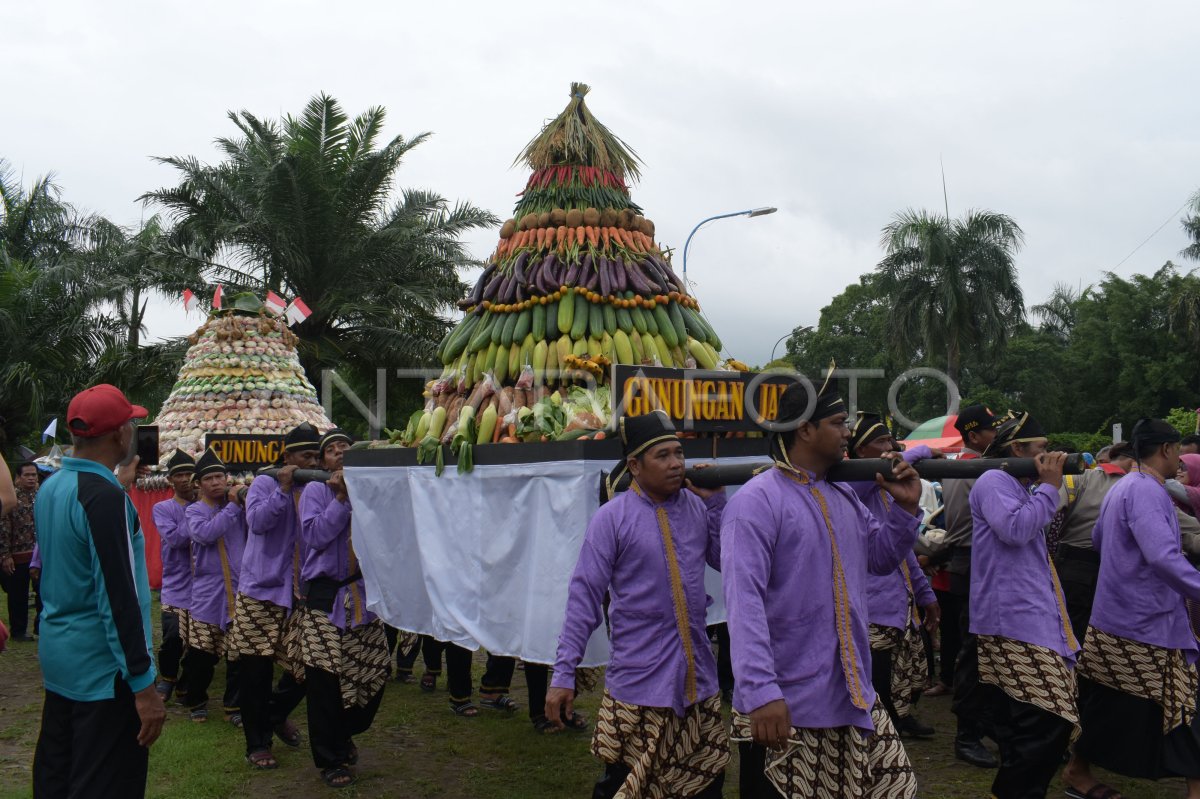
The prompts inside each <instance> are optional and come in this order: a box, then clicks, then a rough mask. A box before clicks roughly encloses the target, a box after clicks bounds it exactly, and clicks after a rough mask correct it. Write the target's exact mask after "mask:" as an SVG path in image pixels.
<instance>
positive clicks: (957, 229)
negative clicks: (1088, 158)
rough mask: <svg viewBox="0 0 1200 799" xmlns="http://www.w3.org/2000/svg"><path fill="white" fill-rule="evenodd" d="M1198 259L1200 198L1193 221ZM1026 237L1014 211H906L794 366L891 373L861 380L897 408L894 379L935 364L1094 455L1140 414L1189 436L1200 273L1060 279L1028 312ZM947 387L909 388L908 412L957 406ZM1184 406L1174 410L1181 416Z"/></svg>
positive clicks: (876, 402)
mask: <svg viewBox="0 0 1200 799" xmlns="http://www.w3.org/2000/svg"><path fill="white" fill-rule="evenodd" d="M1183 227H1184V230H1185V231H1186V232H1187V234H1188V236H1189V238H1190V239H1191V241H1192V243H1191V244H1190V245H1189V246H1188V247H1187V248H1186V249H1185V250H1184V251H1183V253H1182V255H1183V256H1184V257H1185V258H1190V259H1197V260H1200V193H1197V195H1196V196H1195V197H1194V198H1193V201H1192V213H1191V214H1190V215H1189V216H1188V217H1187V218H1185V219H1184V222H1183ZM1022 241H1023V236H1022V233H1021V229H1020V227H1019V226H1018V225H1017V224H1016V223H1015V222H1014V221H1013V220H1012V219H1010V218H1008V217H1006V216H1004V215H1002V214H995V213H991V212H986V211H971V212H968V213H966V214H965V215H964V216H963V217H962V218H960V219H947V217H945V216H941V215H933V214H928V213H926V212H917V211H906V212H903V213H901V214H898V215H897V216H896V218H895V220H894V221H893V222H892V223H891V224H889V225H888V226H887V227H886V228H884V231H883V240H882V246H883V249H884V252H885V255H884V258H883V260H882V261H881V262H880V263H879V265H878V266H877V267H876V268H875V270H873V271H872V272H869V273H867V274H866V275H863V276H862V277H861V278H860V279H859V280H858V282H856V283H854V284H852V285H850V286H847V287H846V289H845V290H844V291H842V293H840V294H838V295H837V296H836V297H834V298H833V301H832V302H831V303H830V304H829V305H828V306H826V307H825V308H823V309H822V311H821V316H820V320H819V322H818V324H817V325H816V326H815V327H802V328H797V329H796V331H795V332H794V333H793V334H792V336H791V337H790V338H789V339H788V343H787V355H786V356H785V358H784V359H783V362H784V363H786V364H787V365H791V366H794V367H795V368H797V369H798V370H800V371H801V372H803V373H805V374H808V375H813V374H819V373H820V372H821V370H822V369H823V368H824V367H825V365H827V364H828V363H829V361H830V360H831V359H835V360H836V361H837V363H838V365H839V366H844V367H854V368H867V369H882V370H883V371H884V372H885V374H886V375H887V379H885V380H868V381H860V382H859V384H858V407H859V408H861V409H863V410H869V411H877V412H886V410H887V408H888V401H887V391H888V387H889V385H890V382H891V380H893V379H894V378H895V377H896V376H897V375H900V374H901V373H903V372H905V371H906V370H908V369H912V368H914V367H922V366H924V367H933V368H936V369H939V370H941V371H943V372H945V373H946V374H947V375H948V376H949V377H951V378H952V379H953V380H954V381H955V382H956V383H957V385H958V387H959V390H960V393H961V395H962V403H963V404H968V403H971V402H982V403H985V404H987V405H989V406H991V407H992V408H993V410H996V411H997V412H1003V411H1004V410H1007V409H1010V408H1012V409H1021V410H1027V411H1029V412H1030V413H1031V414H1033V416H1034V417H1036V418H1037V419H1039V420H1040V421H1041V422H1042V424H1043V425H1044V426H1045V427H1046V428H1047V429H1048V430H1052V431H1056V434H1055V439H1056V440H1057V441H1058V443H1061V444H1068V445H1072V446H1075V447H1077V448H1080V449H1094V448H1095V447H1096V446H1097V445H1099V444H1101V443H1103V442H1107V441H1111V430H1112V425H1113V424H1114V423H1120V424H1122V425H1123V428H1124V430H1125V431H1126V432H1128V431H1129V430H1130V429H1131V428H1132V425H1133V423H1134V422H1135V421H1136V420H1137V419H1138V418H1140V417H1142V416H1159V417H1170V418H1171V419H1172V420H1173V421H1174V422H1175V423H1176V425H1177V426H1180V427H1186V429H1187V432H1191V431H1192V429H1193V428H1194V425H1195V415H1194V413H1190V412H1188V411H1187V410H1184V411H1183V412H1180V409H1193V408H1195V407H1196V405H1197V401H1198V400H1200V357H1197V354H1198V353H1200V276H1197V275H1196V274H1194V273H1193V272H1192V271H1190V270H1184V269H1181V268H1180V267H1179V266H1177V265H1176V264H1174V263H1172V262H1169V261H1168V262H1167V263H1166V264H1164V265H1163V266H1162V267H1161V268H1160V269H1158V271H1156V272H1155V273H1154V274H1152V275H1133V276H1131V277H1128V278H1125V277H1121V276H1119V275H1116V274H1114V273H1112V272H1104V273H1102V277H1101V279H1100V280H1099V282H1097V283H1094V284H1091V285H1079V286H1070V285H1066V284H1062V283H1060V284H1057V285H1056V286H1055V287H1054V290H1053V292H1052V293H1051V295H1050V296H1049V297H1047V298H1046V299H1045V300H1044V301H1043V302H1041V303H1038V304H1036V305H1033V306H1032V307H1031V308H1029V311H1028V313H1026V310H1025V304H1024V298H1023V296H1022V293H1021V289H1020V286H1019V285H1018V283H1017V270H1016V266H1015V256H1016V254H1017V252H1018V251H1019V249H1020V247H1021V244H1022ZM946 398H947V396H946V388H945V386H944V384H943V383H941V382H940V381H937V380H933V379H923V380H916V381H913V382H910V383H907V384H906V387H905V388H904V389H902V390H901V392H900V396H899V402H898V405H899V407H900V408H901V409H902V410H903V412H904V414H905V415H906V416H908V417H909V418H910V419H917V420H920V419H926V418H931V417H934V416H938V415H941V414H943V413H945V409H946ZM1173 411H1174V413H1173Z"/></svg>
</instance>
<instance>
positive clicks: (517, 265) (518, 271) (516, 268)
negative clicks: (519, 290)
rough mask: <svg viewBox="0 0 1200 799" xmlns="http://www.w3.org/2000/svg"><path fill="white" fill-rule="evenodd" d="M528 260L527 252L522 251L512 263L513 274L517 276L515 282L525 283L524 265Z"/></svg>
mask: <svg viewBox="0 0 1200 799" xmlns="http://www.w3.org/2000/svg"><path fill="white" fill-rule="evenodd" d="M528 260H529V250H522V251H521V254H520V255H518V256H517V259H516V260H515V261H513V274H514V275H516V276H517V282H518V283H520V284H524V283H525V263H526V262H527V261H528Z"/></svg>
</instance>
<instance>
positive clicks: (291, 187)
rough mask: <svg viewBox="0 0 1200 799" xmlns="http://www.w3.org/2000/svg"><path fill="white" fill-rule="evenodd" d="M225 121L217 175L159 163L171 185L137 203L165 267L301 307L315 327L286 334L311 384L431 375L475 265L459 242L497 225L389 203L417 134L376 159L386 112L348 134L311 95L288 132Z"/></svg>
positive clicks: (436, 203)
mask: <svg viewBox="0 0 1200 799" xmlns="http://www.w3.org/2000/svg"><path fill="white" fill-rule="evenodd" d="M229 118H230V119H231V120H232V122H233V123H234V125H235V126H236V127H237V129H238V131H239V133H240V136H239V137H238V138H231V139H229V138H227V139H219V140H218V142H217V144H218V148H219V149H220V150H221V152H222V153H223V155H224V160H223V161H221V162H220V163H217V164H215V165H206V164H202V163H200V162H199V161H198V160H196V159H195V158H191V157H178V158H163V159H160V160H161V162H162V163H165V164H168V165H169V166H172V167H174V168H175V169H176V170H178V171H179V173H180V176H181V182H180V183H179V185H178V186H175V187H173V188H165V189H160V190H157V191H152V192H149V193H148V194H146V195H145V196H144V197H143V199H145V200H149V201H152V202H154V203H157V204H159V205H161V206H163V207H164V208H165V209H166V210H167V213H168V214H169V215H170V216H171V217H173V219H174V221H175V222H176V227H175V231H174V234H173V240H174V242H175V244H176V251H175V253H174V254H175V255H178V256H180V257H191V258H193V259H199V265H200V267H201V268H202V270H203V273H204V274H205V275H206V276H207V277H208V278H210V279H211V280H213V281H216V282H220V283H223V284H225V285H228V286H231V287H235V288H242V289H248V290H252V291H254V292H256V293H258V294H259V295H260V296H261V294H262V292H264V291H266V290H268V289H269V290H273V291H277V292H281V293H284V294H286V295H290V296H299V297H302V298H303V299H304V301H305V303H306V304H307V305H308V306H309V307H310V308H311V309H312V311H313V313H312V316H310V317H309V318H308V319H307V320H305V321H304V322H303V323H301V324H300V325H298V326H297V327H296V328H295V330H296V333H297V335H299V336H300V338H301V346H300V353H301V359H302V361H303V363H304V365H305V369H306V370H307V371H308V374H309V377H310V379H313V380H316V379H318V377H319V372H320V369H322V368H324V367H328V366H343V365H347V364H349V365H351V366H355V365H357V366H362V367H368V366H374V365H376V364H380V363H391V364H416V363H425V362H429V360H430V359H431V358H432V357H433V354H434V351H435V349H436V345H437V342H438V340H439V339H440V338H441V337H442V335H443V334H444V333H445V331H446V329H447V327H448V325H449V324H450V320H449V318H448V317H449V315H450V314H451V313H452V311H453V308H454V303H455V302H456V301H457V300H458V299H460V298H461V297H462V295H463V293H464V290H465V286H464V285H463V283H462V281H461V280H460V279H459V277H458V271H457V270H459V269H460V268H463V267H469V266H474V265H477V263H476V262H475V261H473V260H472V259H471V258H470V257H469V255H468V254H467V251H466V249H465V247H464V246H463V244H462V242H461V240H460V239H461V236H462V235H463V234H464V233H466V232H468V231H470V230H472V229H474V228H479V227H488V226H493V225H498V224H499V219H497V218H496V217H495V216H494V215H493V214H491V213H489V212H487V211H483V210H480V209H478V208H475V207H474V206H472V205H470V204H468V203H457V204H455V205H453V206H451V205H450V203H448V202H447V201H446V200H445V199H444V198H442V197H441V196H439V195H437V194H435V193H432V192H429V191H423V190H416V189H406V190H404V191H402V192H401V193H400V197H399V199H398V200H397V201H395V202H392V201H390V200H389V197H390V195H391V190H392V186H393V183H394V181H395V176H396V172H397V170H398V169H399V167H400V164H401V162H402V160H403V158H404V156H405V155H406V154H407V153H408V152H409V151H410V150H411V149H412V148H413V147H416V146H417V145H419V144H421V143H422V142H424V141H425V140H426V139H427V138H428V134H424V133H423V134H420V135H418V136H416V137H414V138H411V139H406V138H404V137H403V136H396V137H395V138H393V139H391V140H390V141H387V142H386V143H384V144H382V146H379V145H378V141H379V139H380V135H381V132H382V130H383V123H384V119H385V111H384V109H383V108H379V107H376V108H371V109H368V110H367V111H366V112H364V113H363V114H361V115H359V116H358V117H356V118H355V119H354V120H353V121H352V122H351V121H349V120H348V118H347V117H346V115H345V114H344V113H343V112H342V110H341V108H340V106H339V105H338V103H337V101H335V100H334V99H333V98H331V97H328V96H326V95H324V94H322V95H318V96H317V97H314V98H313V99H312V100H311V101H310V102H309V103H308V105H307V106H306V107H305V109H304V111H303V113H301V114H300V116H299V117H296V118H293V117H291V116H286V117H284V118H283V119H282V120H281V121H280V122H273V121H269V120H260V119H258V118H256V117H255V116H254V115H252V114H250V113H249V112H246V111H242V112H240V113H236V114H235V113H230V114H229ZM182 245H190V246H192V248H193V250H192V251H191V252H190V253H186V252H183V251H182V250H180V249H179V247H180V246H182Z"/></svg>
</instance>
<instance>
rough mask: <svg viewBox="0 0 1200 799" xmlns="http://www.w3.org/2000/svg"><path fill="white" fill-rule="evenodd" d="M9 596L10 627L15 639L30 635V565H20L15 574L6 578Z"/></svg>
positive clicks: (5, 584)
mask: <svg viewBox="0 0 1200 799" xmlns="http://www.w3.org/2000/svg"><path fill="white" fill-rule="evenodd" d="M4 592H5V593H6V594H8V627H9V632H10V633H11V634H12V637H13V638H24V637H25V636H27V635H29V564H28V563H18V564H16V566H14V567H13V573H12V574H8V575H5V576H4Z"/></svg>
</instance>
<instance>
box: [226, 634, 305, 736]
mask: <svg viewBox="0 0 1200 799" xmlns="http://www.w3.org/2000/svg"><path fill="white" fill-rule="evenodd" d="M237 662H238V663H240V664H241V666H240V667H239V674H238V677H239V679H240V682H241V686H240V692H241V708H242V732H243V733H244V734H245V736H246V754H250V753H251V752H258V751H261V750H263V749H270V748H271V742H272V736H273V735H274V729H275V727H276V725H279V724H282V723H283V722H285V721H287V717H288V716H289V715H291V713H292V711H293V710H295V709H296V706H297V705H299V704H300V700H301V699H303V698H304V683H299V682H296V679H295V678H294V677H292V675H291V672H287V671H285V672H284V673H283V676H282V677H280V678H279V683H278V684H277V685H276V686H275V687H274V688H272V687H271V680H272V678H274V676H275V659H274V658H271V657H264V656H261V655H241V656H240V657H239V659H238V661H237Z"/></svg>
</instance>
